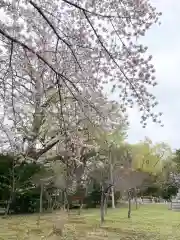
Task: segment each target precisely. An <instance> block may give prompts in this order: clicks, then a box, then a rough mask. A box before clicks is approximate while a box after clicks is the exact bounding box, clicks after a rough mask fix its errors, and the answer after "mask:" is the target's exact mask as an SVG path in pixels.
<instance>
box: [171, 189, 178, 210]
mask: <svg viewBox="0 0 180 240" xmlns="http://www.w3.org/2000/svg"><path fill="white" fill-rule="evenodd" d="M171 209H172V210H173V211H180V189H179V190H178V193H177V195H176V197H175V198H174V199H172V202H171Z"/></svg>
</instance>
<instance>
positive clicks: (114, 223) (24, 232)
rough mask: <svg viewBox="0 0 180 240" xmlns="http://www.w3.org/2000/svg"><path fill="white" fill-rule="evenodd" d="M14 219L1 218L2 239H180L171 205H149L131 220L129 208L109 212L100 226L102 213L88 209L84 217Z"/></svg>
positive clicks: (177, 215)
mask: <svg viewBox="0 0 180 240" xmlns="http://www.w3.org/2000/svg"><path fill="white" fill-rule="evenodd" d="M37 219H38V217H37V215H29V216H28V215H27V216H13V217H11V218H8V219H0V240H1V239H5V240H7V239H19V240H21V239H33V240H36V239H52V240H53V239H54V240H55V239H67V240H68V239H69V240H70V239H72V240H73V239H78V240H82V239H84V240H86V239H89V240H94V239H95V240H102V239H103V240H104V239H105V240H108V239H111V240H120V239H122V240H135V239H138V240H158V239H160V240H161V239H163V240H167V239H168V240H171V239H176V240H180V212H173V211H170V210H167V205H145V206H140V208H139V209H138V210H135V209H134V210H133V211H132V218H131V219H127V208H122V209H121V208H117V209H114V210H111V209H109V210H108V214H107V216H106V222H105V223H104V224H103V226H100V224H99V210H96V209H94V210H91V209H89V210H86V211H85V210H84V211H83V212H82V214H81V216H78V215H76V214H75V213H74V212H73V213H71V214H70V215H69V217H67V216H66V215H65V214H64V213H62V212H57V213H56V214H55V213H53V214H45V215H43V216H41V219H40V221H39V225H38V224H37ZM63 223H65V226H64V237H63V238H61V237H60V236H58V235H57V233H56V234H52V235H50V236H49V237H47V235H48V234H49V233H50V232H51V231H52V225H53V224H55V225H56V226H60V225H61V224H63Z"/></svg>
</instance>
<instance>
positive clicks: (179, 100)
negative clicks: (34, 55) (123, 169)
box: [128, 0, 180, 149]
mask: <svg viewBox="0 0 180 240" xmlns="http://www.w3.org/2000/svg"><path fill="white" fill-rule="evenodd" d="M151 2H153V5H154V6H155V7H157V9H158V10H159V11H161V12H162V14H163V15H162V16H161V18H160V20H161V23H162V24H161V25H160V26H158V25H154V26H153V27H152V28H151V29H150V30H149V31H148V32H147V34H146V36H145V37H144V38H143V39H142V42H143V43H144V44H145V45H146V46H148V50H149V53H150V54H152V55H153V63H154V65H155V68H156V79H157V82H158V87H156V88H154V90H153V91H154V92H153V93H154V94H155V95H156V97H157V100H158V102H159V106H158V108H157V109H158V110H159V111H160V112H163V116H162V121H163V124H164V127H163V128H162V127H160V126H159V125H156V124H154V123H152V122H148V125H147V127H146V129H144V128H142V126H141V125H140V123H139V122H140V115H139V113H138V112H137V110H136V109H133V110H131V111H129V121H130V128H129V132H128V135H129V136H128V140H129V141H130V142H131V143H135V142H138V141H139V140H143V139H144V138H145V136H147V137H149V138H150V139H151V140H152V141H153V142H162V141H163V142H166V143H168V144H170V146H171V147H172V148H173V149H175V148H180V131H179V127H180V79H179V78H180V76H179V75H180V74H179V69H180V47H179V43H180V28H179V26H180V0H171V1H170V0H151Z"/></svg>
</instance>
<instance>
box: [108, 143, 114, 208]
mask: <svg viewBox="0 0 180 240" xmlns="http://www.w3.org/2000/svg"><path fill="white" fill-rule="evenodd" d="M109 161H110V179H111V184H113V182H114V178H113V164H112V156H111V148H110V149H109ZM111 201H112V208H115V198H114V186H111Z"/></svg>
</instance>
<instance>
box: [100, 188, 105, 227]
mask: <svg viewBox="0 0 180 240" xmlns="http://www.w3.org/2000/svg"><path fill="white" fill-rule="evenodd" d="M104 203H105V197H104V187H103V186H101V206H100V211H101V224H102V223H104V221H105V219H104Z"/></svg>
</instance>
